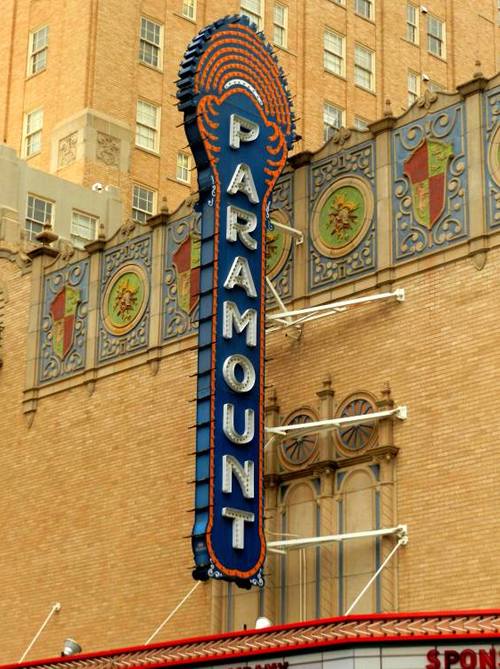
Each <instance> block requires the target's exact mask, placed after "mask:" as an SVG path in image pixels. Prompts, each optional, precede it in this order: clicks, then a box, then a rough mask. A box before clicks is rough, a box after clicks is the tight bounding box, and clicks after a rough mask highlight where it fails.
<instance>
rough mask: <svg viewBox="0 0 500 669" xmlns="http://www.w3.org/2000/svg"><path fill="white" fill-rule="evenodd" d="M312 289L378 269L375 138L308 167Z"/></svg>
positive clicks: (340, 282) (318, 288) (350, 279)
mask: <svg viewBox="0 0 500 669" xmlns="http://www.w3.org/2000/svg"><path fill="white" fill-rule="evenodd" d="M309 197H310V199H309V209H310V225H309V240H308V245H309V258H310V261H309V289H310V290H312V291H314V290H320V289H324V288H325V287H330V286H335V285H338V284H342V283H346V282H348V281H352V280H354V279H356V278H357V277H360V276H363V275H365V274H368V273H370V272H373V271H374V270H375V269H376V262H377V259H376V225H377V220H376V207H375V202H376V185H375V143H374V142H373V141H369V142H365V143H363V144H360V145H358V146H355V147H353V148H351V149H345V150H343V151H340V152H339V153H336V154H334V155H332V156H328V157H327V158H324V159H322V160H320V161H318V162H316V163H313V164H312V165H311V168H310V181H309Z"/></svg>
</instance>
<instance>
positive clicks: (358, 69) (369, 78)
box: [354, 45, 375, 91]
mask: <svg viewBox="0 0 500 669" xmlns="http://www.w3.org/2000/svg"><path fill="white" fill-rule="evenodd" d="M374 79H375V77H374V53H373V51H370V49H366V48H365V47H364V46H359V45H356V46H355V47H354V83H355V84H357V85H358V86H361V88H366V89H368V90H369V91H373V89H374Z"/></svg>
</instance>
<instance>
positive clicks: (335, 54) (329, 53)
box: [323, 29, 345, 76]
mask: <svg viewBox="0 0 500 669" xmlns="http://www.w3.org/2000/svg"><path fill="white" fill-rule="evenodd" d="M323 66H324V68H325V70H327V71H328V72H333V74H338V75H340V76H344V74H345V38H344V37H342V35H339V34H338V33H336V32H334V31H333V30H329V29H327V30H325V32H324V33H323Z"/></svg>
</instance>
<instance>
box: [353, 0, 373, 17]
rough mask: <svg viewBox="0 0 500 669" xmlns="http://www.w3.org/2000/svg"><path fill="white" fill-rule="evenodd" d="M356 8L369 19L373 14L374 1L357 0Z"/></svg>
mask: <svg viewBox="0 0 500 669" xmlns="http://www.w3.org/2000/svg"><path fill="white" fill-rule="evenodd" d="M355 10H356V12H357V13H358V14H361V16H364V17H365V18H367V19H371V16H372V3H371V0H356V3H355Z"/></svg>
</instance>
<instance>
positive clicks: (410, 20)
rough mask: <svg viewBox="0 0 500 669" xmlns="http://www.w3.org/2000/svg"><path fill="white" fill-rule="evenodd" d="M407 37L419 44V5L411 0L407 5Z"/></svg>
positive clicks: (413, 42)
mask: <svg viewBox="0 0 500 669" xmlns="http://www.w3.org/2000/svg"><path fill="white" fill-rule="evenodd" d="M406 39H407V40H408V41H409V42H411V43H412V44H418V41H419V40H418V7H416V6H415V5H412V4H411V3H410V2H409V3H408V4H407V5H406Z"/></svg>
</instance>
